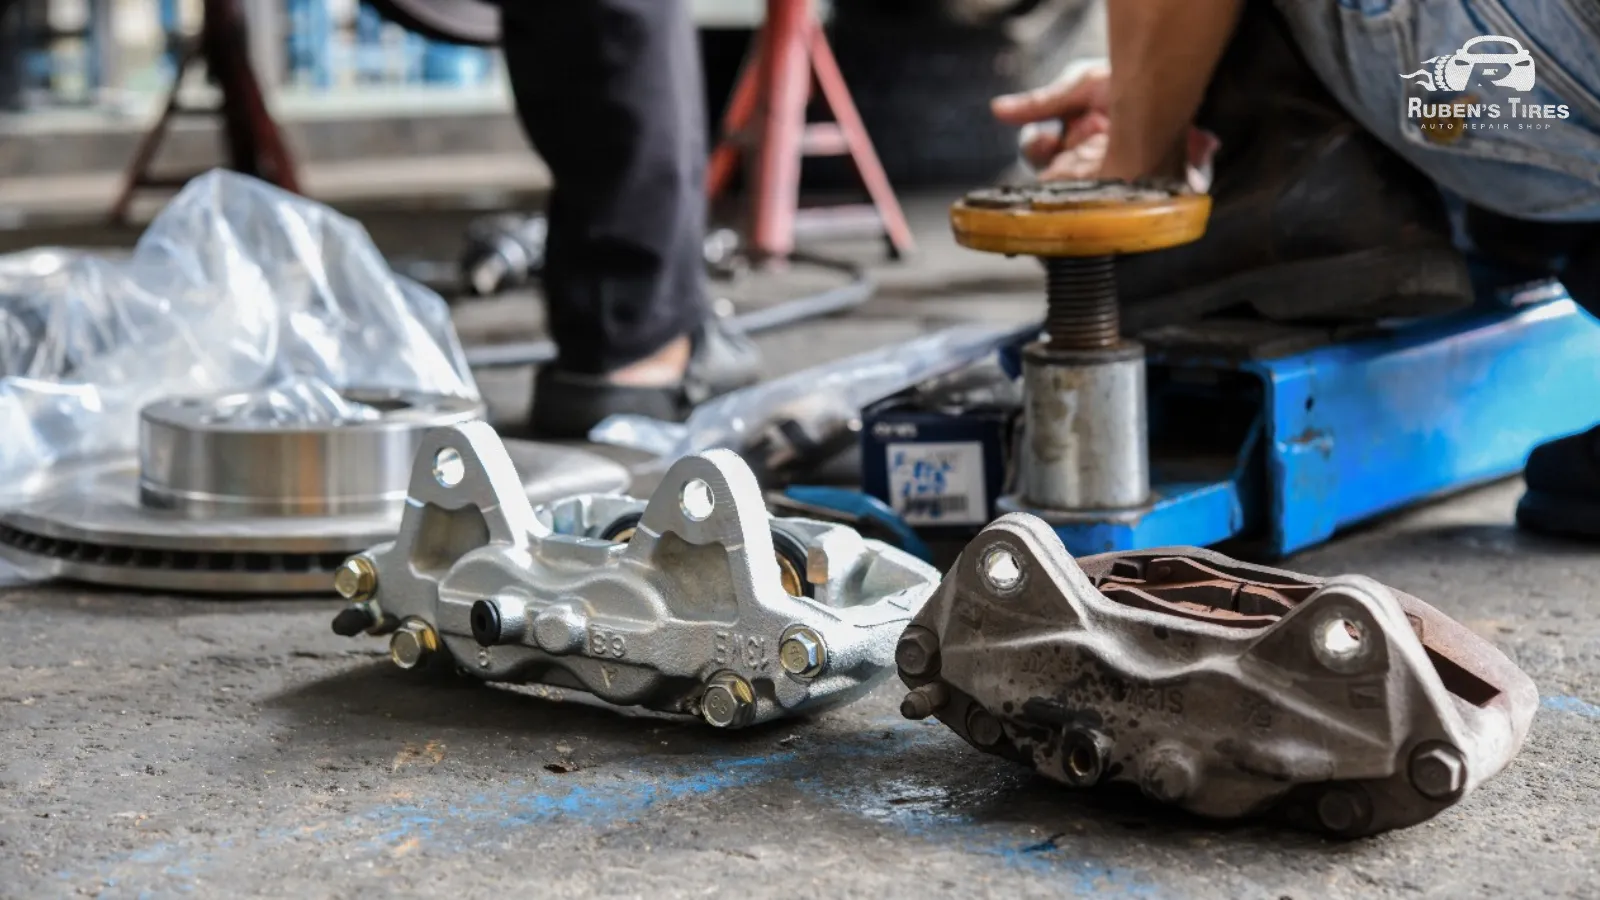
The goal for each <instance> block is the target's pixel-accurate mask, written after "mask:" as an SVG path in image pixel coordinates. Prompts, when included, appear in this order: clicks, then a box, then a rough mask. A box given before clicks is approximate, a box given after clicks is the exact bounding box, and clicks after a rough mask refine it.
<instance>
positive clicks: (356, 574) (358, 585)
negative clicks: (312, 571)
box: [333, 556, 378, 603]
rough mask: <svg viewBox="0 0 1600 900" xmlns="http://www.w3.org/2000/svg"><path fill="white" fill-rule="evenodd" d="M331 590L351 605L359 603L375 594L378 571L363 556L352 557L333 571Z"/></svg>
mask: <svg viewBox="0 0 1600 900" xmlns="http://www.w3.org/2000/svg"><path fill="white" fill-rule="evenodd" d="M333 589H334V591H335V592H336V593H337V594H338V595H339V596H341V597H343V598H344V599H346V600H349V601H350V602H351V603H359V602H361V601H362V600H366V599H367V598H369V597H371V596H372V595H373V594H375V593H377V590H378V570H377V568H375V567H374V566H373V565H372V560H370V559H368V558H366V557H365V556H352V557H350V558H349V559H347V560H345V561H344V562H343V563H341V564H340V566H339V568H338V569H336V570H335V571H334V573H333Z"/></svg>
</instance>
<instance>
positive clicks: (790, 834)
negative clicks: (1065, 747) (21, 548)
mask: <svg viewBox="0 0 1600 900" xmlns="http://www.w3.org/2000/svg"><path fill="white" fill-rule="evenodd" d="M936 208H937V207H936V204H934V203H931V202H930V203H927V204H923V205H922V206H921V209H922V210H923V212H922V214H921V215H919V216H918V218H919V219H921V220H923V221H926V222H932V221H935V220H936V215H935V213H936ZM925 240H926V242H927V247H926V250H925V253H924V256H923V257H922V259H921V260H919V261H918V262H917V263H916V264H915V265H913V266H910V267H907V268H904V269H902V270H899V271H898V272H895V273H891V274H890V275H888V276H887V281H888V283H887V285H886V289H885V292H884V294H883V295H882V296H881V297H880V298H879V299H878V300H876V301H874V303H873V304H871V305H870V306H868V307H867V308H866V309H864V310H863V311H861V312H860V313H858V314H857V315H855V316H853V317H851V318H850V319H846V320H836V321H830V322H824V323H813V324H810V325H807V326H803V327H801V328H799V329H796V330H795V331H793V332H789V333H786V334H784V335H781V336H777V337H775V338H772V339H769V340H766V341H764V344H765V346H766V348H767V350H768V352H769V354H770V355H771V356H772V357H773V362H774V368H775V369H776V370H786V369H793V368H796V367H798V366H800V365H802V364H805V363H809V362H812V361H815V359H816V357H817V354H818V350H819V348H825V351H824V352H826V353H828V354H830V355H841V354H844V353H848V352H853V351H855V350H859V349H865V348H866V347H869V346H874V345H877V344H879V343H881V342H883V341H888V340H893V339H897V338H901V337H906V336H909V335H911V334H914V333H917V332H919V331H922V330H925V329H927V328H929V327H933V326H936V325H938V324H940V323H943V322H948V321H951V320H955V319H959V318H962V317H973V316H982V317H985V318H995V319H1004V320H1019V319H1022V318H1025V317H1026V316H1028V315H1030V314H1032V311H1034V310H1035V309H1036V307H1035V306H1034V305H1033V304H1035V303H1036V302H1037V301H1036V300H1033V299H1030V297H1029V295H1028V294H1026V293H1020V294H1019V293H1017V292H1016V291H1015V290H1014V289H1015V288H1017V287H1019V286H1020V287H1026V286H1027V285H1030V284H1032V283H1034V282H1035V280H1036V278H1037V273H1036V271H1035V270H1034V269H1031V268H1029V267H1028V265H1027V264H1026V263H1013V262H1006V261H991V260H988V259H985V258H982V257H976V256H972V255H965V254H957V253H956V252H955V251H954V250H953V249H952V248H950V247H949V246H948V243H947V241H946V240H945V239H943V238H942V237H941V236H940V232H939V229H937V228H936V227H930V228H929V229H928V230H927V236H926V238H925ZM743 289H744V290H752V291H756V292H757V293H759V290H758V289H757V288H751V287H748V286H747V287H746V288H743ZM919 298H920V299H919ZM458 319H459V321H460V322H461V325H462V330H463V332H464V334H466V335H467V337H468V339H469V340H475V339H483V338H485V337H488V336H491V335H492V336H493V337H495V338H496V339H506V338H508V337H511V338H514V337H519V336H523V335H525V334H529V333H536V332H537V329H538V319H537V314H536V312H535V311H534V307H532V306H531V305H530V304H528V303H526V302H524V301H518V300H515V299H513V300H507V301H495V302H491V303H488V304H483V305H473V306H464V307H461V308H460V309H459V315H458ZM526 387H527V375H526V373H519V372H507V373H497V374H495V375H493V376H491V377H489V378H486V379H485V389H486V391H487V393H488V394H489V395H490V399H491V401H492V404H493V406H494V408H495V409H496V411H497V412H498V413H499V414H500V415H501V416H502V417H512V416H516V415H519V414H520V412H521V409H520V405H521V404H522V403H523V402H524V399H525V393H524V392H525V391H526ZM1519 490H1520V488H1519V486H1518V485H1517V484H1514V483H1504V484H1499V485H1494V486H1490V487H1488V488H1484V489H1481V490H1478V491H1475V492H1472V493H1469V494H1466V495H1463V496H1459V497H1456V498H1453V499H1450V500H1446V501H1443V502H1440V503H1436V504H1433V505H1430V506H1427V507H1425V508H1421V509H1418V510H1414V511H1412V512H1410V513H1408V514H1405V515H1401V516H1397V517H1393V518H1390V519H1387V520H1385V521H1382V522H1380V523H1376V524H1374V525H1371V526H1369V527H1367V528H1365V529H1362V530H1360V531H1358V532H1356V533H1352V534H1349V535H1346V536H1344V537H1341V538H1340V539H1339V540H1337V541H1335V542H1333V543H1332V544H1330V545H1327V546H1325V547H1322V548H1320V549H1317V550H1314V551H1311V552H1308V553H1305V554H1303V555H1301V556H1299V557H1297V558H1296V559H1294V560H1292V561H1291V562H1290V564H1289V565H1290V566H1291V567H1293V568H1297V569H1300V570H1304V571H1307V572H1312V573H1317V574H1335V573H1341V572H1361V573H1365V574H1369V575H1372V576H1374V577H1376V578H1378V579H1380V580H1382V581H1385V582H1387V583H1389V584H1392V585H1394V586H1395V587H1397V588H1400V589H1402V590H1405V591H1408V592H1411V593H1414V594H1416V595H1418V596H1420V597H1423V598H1424V599H1427V600H1429V601H1430V602H1432V603H1434V604H1435V605H1437V606H1438V607H1439V608H1440V609H1442V610H1444V611H1445V612H1447V613H1450V614H1452V615H1454V616H1456V617H1458V618H1459V619H1461V620H1462V621H1464V622H1466V623H1467V624H1468V625H1470V626H1471V627H1472V628H1473V629H1474V630H1476V631H1477V632H1479V633H1480V634H1483V635H1485V636H1486V637H1488V638H1490V639H1491V640H1493V641H1494V642H1495V643H1496V644H1497V645H1499V646H1500V647H1502V648H1503V649H1504V650H1505V651H1506V652H1507V653H1509V654H1510V655H1511V656H1512V657H1513V658H1514V659H1515V660H1516V661H1517V662H1518V663H1519V664H1521V665H1522V666H1523V667H1524V668H1526V669H1527V670H1528V671H1529V672H1530V673H1531V674H1532V676H1533V677H1534V679H1535V680H1536V681H1537V682H1538V684H1539V686H1540V690H1541V694H1542V696H1543V698H1544V699H1543V709H1541V711H1540V713H1539V715H1538V717H1537V718H1536V719H1535V722H1534V725H1533V730H1532V733H1531V735H1530V736H1529V739H1528V742H1527V745H1526V746H1525V748H1524V749H1523V751H1522V754H1521V755H1520V756H1519V757H1518V758H1517V760H1516V761H1515V762H1514V763H1513V764H1512V766H1511V767H1510V769H1509V770H1508V771H1507V772H1505V773H1504V774H1502V775H1501V776H1500V777H1498V778H1496V779H1494V780H1493V781H1491V782H1490V783H1488V784H1487V785H1485V786H1484V787H1483V788H1482V789H1481V790H1480V791H1478V792H1477V793H1475V794H1474V795H1473V796H1472V797H1471V798H1469V799H1468V800H1467V801H1466V802H1465V803H1464V804H1462V805H1461V806H1459V807H1457V808H1455V809H1453V810H1450V811H1448V812H1447V813H1446V814H1444V815H1442V816H1440V817H1438V818H1437V819H1435V820H1433V821H1431V822H1428V823H1426V824H1424V825H1421V826H1418V827H1416V828H1413V829H1409V830H1406V831H1403V832H1398V833H1391V834H1387V835H1383V836H1380V837H1377V838H1374V839H1369V840H1363V841H1357V842H1353V843H1334V842H1329V841H1324V840H1322V839H1320V838H1318V837H1314V836H1309V835H1305V834H1299V833H1294V832H1285V831H1281V830H1277V829H1274V828H1268V827H1262V826H1255V825H1244V826H1225V825H1217V824H1214V823H1209V822H1205V821H1200V820H1196V819H1192V818H1188V817H1184V816H1179V815H1174V814H1171V813H1169V812H1166V811H1164V810H1161V809H1159V808H1153V807H1150V806H1148V805H1145V804H1144V803H1142V802H1140V801H1132V800H1129V799H1128V798H1126V797H1125V796H1120V795H1119V796H1117V797H1114V798H1112V797H1103V796H1093V795H1090V796H1085V795H1081V794H1075V793H1072V792H1070V791H1067V790H1065V789H1062V788H1059V787H1056V786H1053V785H1051V784H1049V783H1047V782H1044V781H1042V780H1040V779H1038V778H1035V777H1034V776H1032V775H1031V774H1029V773H1028V772H1026V771H1023V770H1020V769H1018V768H1016V767H1014V766H1013V765H1011V764H1010V763H1007V762H1005V761H1003V760H1000V759H998V758H994V757H989V756H985V755H981V754H978V753H976V752H975V751H972V750H970V749H969V748H968V747H967V746H966V745H965V744H964V743H962V742H961V741H960V740H959V739H957V738H956V737H955V736H954V735H952V734H950V733H948V732H947V731H945V730H944V729H942V728H941V727H939V726H937V725H925V724H916V723H909V722H906V721H905V720H903V719H901V718H900V717H899V715H898V714H897V711H896V707H897V700H898V696H899V692H898V691H896V690H895V689H894V688H893V686H886V687H884V688H882V689H880V690H879V691H877V692H876V693H875V694H873V695H872V696H871V697H870V698H868V699H866V700H864V701H862V702H860V703H857V704H855V705H854V706H851V707H848V708H845V709H842V710H838V711H834V712H830V713H827V714H824V715H820V716H818V717H815V718H813V719H809V720H803V721H794V722H788V723H779V724H776V725H773V726H770V727H763V728H758V729H754V730H750V731H745V732H741V733H737V734H731V735H730V734H721V733H713V732H710V731H709V730H708V729H706V728H705V727H703V726H700V725H697V724H694V723H688V724H684V723H678V722H673V721H668V720H665V719H660V718H655V717H646V716H638V715H630V714H626V713H618V712H615V711H610V710H604V709H598V708H595V707H594V706H592V705H590V704H587V703H583V702H579V701H577V700H575V699H574V698H572V697H563V696H553V695H552V694H551V693H550V692H538V691H528V690H510V689H501V688H490V687H485V686H481V685H476V684H473V683H458V682H453V681H428V680H423V679H417V678H412V677H408V675H407V673H402V672H399V671H397V670H395V669H394V668H393V667H392V666H391V665H389V664H388V662H387V661H386V659H385V658H384V652H383V649H384V645H383V644H382V642H380V641H376V640H362V641H351V640H347V639H344V638H339V637H336V636H334V635H333V634H331V633H330V632H329V629H328V623H329V620H330V619H331V617H332V615H333V613H334V611H335V610H336V609H337V604H335V603H332V602H328V601H321V600H298V601H225V600H210V599H193V598H188V599H177V598H170V597H153V596H137V595H131V594H126V593H121V592H114V591H100V590H85V589H83V588H78V587H70V586H47V587H36V588H26V589H10V590H3V591H0V620H3V621H4V622H5V623H6V625H7V628H6V634H7V635H9V640H8V652H7V653H6V654H5V657H4V658H3V660H0V734H3V735H4V737H3V740H4V749H3V750H0V897H40V896H70V895H86V896H108V897H120V896H166V895H191V896H224V895H269V896H296V897H298V896H308V897H323V896H327V897H353V896H370V895H383V894H388V895H402V896H449V897H491V896H505V895H507V894H509V893H513V892H514V893H516V894H519V895H524V896H535V897H544V896H577V895H586V894H599V895H606V896H630V897H632V896H637V897H692V896H757V897H766V896H786V897H834V896H877V897H902V896H905V897H927V896H996V897H1007V898H1016V897H1034V896H1067V895H1075V894H1091V893H1098V894H1105V895H1108V896H1112V895H1133V896H1142V897H1168V896H1170V897H1216V898H1236V897H1257V898H1278V897H1289V898H1295V900H1306V898H1322V897H1370V896H1379V897H1402V896H1404V897H1409V896H1434V897H1450V898H1457V897H1471V896H1484V897H1501V896H1517V897H1522V896H1536V895H1537V896H1574V897H1578V896H1590V897H1592V896H1597V895H1600V872H1597V871H1596V870H1597V867H1600V774H1596V768H1595V766H1594V762H1593V761H1594V760H1595V759H1596V758H1597V757H1600V621H1597V620H1596V617H1595V616H1594V615H1593V614H1592V604H1593V603H1594V602H1595V601H1596V600H1600V589H1597V588H1596V587H1595V585H1596V584H1597V583H1600V548H1591V547H1585V546H1580V545H1576V544H1567V543H1562V542H1556V541H1549V540H1543V539H1537V538H1532V537H1527V536H1524V535H1521V534H1519V533H1518V532H1516V531H1515V530H1514V529H1513V528H1512V526H1511V521H1512V509H1513V507H1514V505H1515V502H1516V499H1517V496H1518V493H1519ZM562 701H567V702H562Z"/></svg>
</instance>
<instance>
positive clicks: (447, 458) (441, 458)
mask: <svg viewBox="0 0 1600 900" xmlns="http://www.w3.org/2000/svg"><path fill="white" fill-rule="evenodd" d="M466 477H467V461H466V460H464V459H462V458H461V451H460V450H457V449H456V448H454V447H445V448H444V449H442V450H440V451H439V452H438V453H435V454H434V455H433V480H434V481H437V482H439V486H440V487H446V488H453V487H455V486H456V485H458V484H460V483H461V481H462V479H464V478H466Z"/></svg>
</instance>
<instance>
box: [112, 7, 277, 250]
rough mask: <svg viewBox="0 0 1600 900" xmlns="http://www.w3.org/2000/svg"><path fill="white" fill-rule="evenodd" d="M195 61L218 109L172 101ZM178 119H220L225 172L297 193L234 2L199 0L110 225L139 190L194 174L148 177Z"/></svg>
mask: <svg viewBox="0 0 1600 900" xmlns="http://www.w3.org/2000/svg"><path fill="white" fill-rule="evenodd" d="M199 61H203V62H204V63H205V66H206V71H207V72H208V73H210V75H211V78H212V79H213V80H214V81H215V82H216V83H217V86H218V87H219V88H220V89H221V90H222V104H221V105H220V106H216V107H207V108H199V109H197V108H194V107H186V106H183V105H182V104H181V103H179V101H178V90H179V88H180V87H182V85H183V76H184V73H185V72H187V71H188V70H189V67H190V66H192V65H193V64H194V63H196V62H199ZM179 115H198V116H220V117H221V119H222V128H223V134H224V136H225V139H226V142H227V150H228V167H229V168H231V169H233V170H234V171H235V172H243V173H244V174H246V175H253V176H255V177H257V178H260V179H262V180H264V181H268V182H271V183H272V184H275V185H277V186H278V187H281V188H283V189H284V190H286V191H293V192H294V193H297V194H298V193H300V180H299V178H298V177H297V176H296V174H295V165H294V159H293V158H292V157H291V156H290V155H289V148H288V145H287V144H286V143H284V140H283V133H282V132H280V131H279V130H278V124H277V123H276V122H274V121H273V119H272V113H271V112H269V111H268V110H267V103H266V100H265V99H264V98H263V97H262V94H261V84H260V82H258V81H257V80H256V73H255V69H254V68H252V67H251V65H250V47H249V39H248V35H247V33H246V23H245V15H244V8H243V6H242V5H241V4H240V0H205V6H204V18H203V20H202V24H201V26H200V37H199V40H197V41H194V42H193V43H192V44H191V45H190V46H189V48H188V49H187V50H185V51H184V54H183V58H182V60H181V61H180V62H179V63H178V71H177V72H176V73H175V74H174V76H173V80H172V91H171V92H170V93H169V94H168V95H167V106H166V109H164V110H163V111H162V113H161V118H159V119H157V120H156V124H155V125H154V126H153V127H152V128H151V129H150V131H149V132H148V133H146V134H145V136H144V139H143V140H141V141H140V142H139V148H138V150H136V151H135V152H134V154H133V160H132V161H131V162H130V163H129V164H128V174H127V177H126V178H125V180H124V182H123V186H122V193H121V194H120V195H118V197H117V202H116V203H115V204H114V205H113V206H112V207H111V222H112V223H113V224H116V225H122V224H125V223H126V222H127V221H128V209H129V207H130V206H132V205H133V198H134V195H135V194H136V193H137V192H138V191H139V190H140V189H142V188H166V189H175V188H180V187H182V186H183V185H184V184H185V183H187V182H188V180H189V179H190V178H192V177H194V174H198V173H193V174H191V175H185V176H182V177H164V178H158V177H155V176H153V175H151V174H150V163H151V161H152V160H153V159H154V157H155V155H156V151H157V150H158V149H160V147H161V141H162V139H163V138H165V137H166V134H167V126H168V125H169V124H171V122H172V118H173V117H174V116H179Z"/></svg>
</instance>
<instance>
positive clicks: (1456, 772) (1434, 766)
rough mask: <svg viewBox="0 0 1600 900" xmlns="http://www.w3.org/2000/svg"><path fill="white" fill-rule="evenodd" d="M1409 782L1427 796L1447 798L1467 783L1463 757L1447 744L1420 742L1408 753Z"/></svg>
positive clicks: (1437, 798) (1429, 797)
mask: <svg viewBox="0 0 1600 900" xmlns="http://www.w3.org/2000/svg"><path fill="white" fill-rule="evenodd" d="M1410 774H1411V786H1412V787H1414V788H1416V789H1417V793H1419V794H1421V795H1422V796H1424V797H1427V798H1428V799H1429V800H1448V799H1450V798H1451V797H1454V796H1455V795H1457V794H1459V793H1461V790H1462V788H1465V787H1466V786H1467V761H1466V760H1464V759H1462V758H1461V751H1459V750H1457V749H1456V748H1454V747H1452V746H1450V745H1449V744H1442V743H1434V744H1424V745H1423V746H1421V747H1418V748H1417V749H1416V752H1414V753H1412V754H1411V772H1410Z"/></svg>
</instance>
